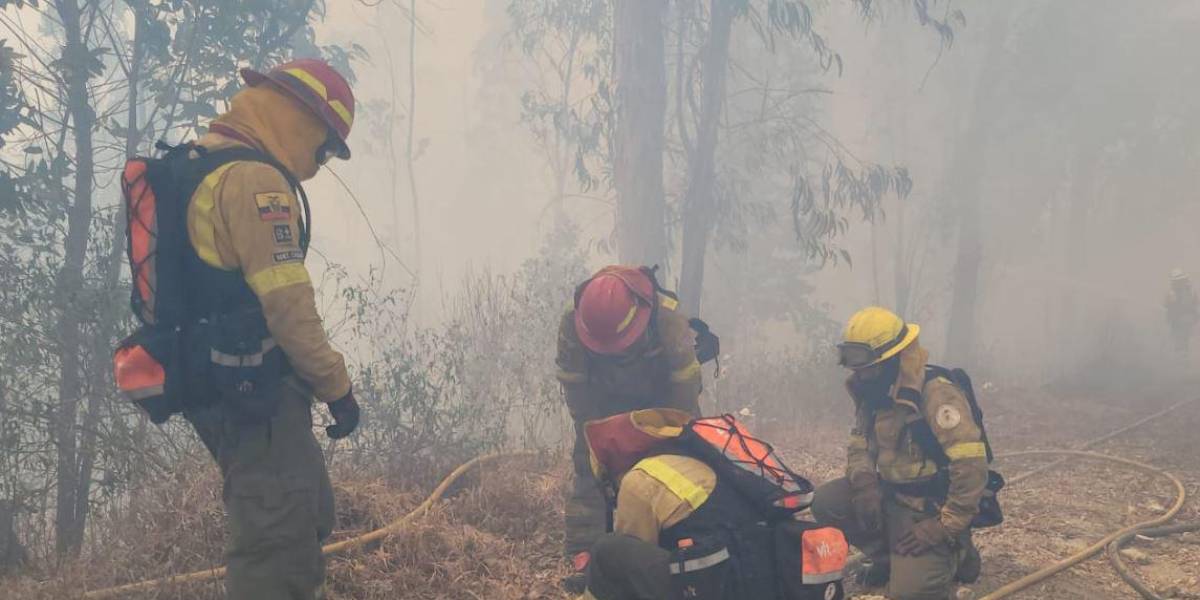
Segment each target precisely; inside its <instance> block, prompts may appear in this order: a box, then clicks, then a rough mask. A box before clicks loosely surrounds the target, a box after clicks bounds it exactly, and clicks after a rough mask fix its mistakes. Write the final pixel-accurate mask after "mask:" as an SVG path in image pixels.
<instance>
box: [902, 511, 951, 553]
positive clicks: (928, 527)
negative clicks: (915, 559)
mask: <svg viewBox="0 0 1200 600" xmlns="http://www.w3.org/2000/svg"><path fill="white" fill-rule="evenodd" d="M950 540H951V536H950V532H949V531H947V530H946V526H945V525H942V520H941V519H938V518H933V519H925V520H924V521H918V522H917V523H916V524H914V525H913V527H912V529H911V530H909V532H908V533H906V534H904V535H903V536H902V537H901V538H900V540H899V541H897V542H896V548H895V550H896V553H897V554H902V555H904V556H920V555H922V554H925V553H926V552H928V551H930V550H931V549H933V548H936V547H938V546H940V545H942V544H949V543H950Z"/></svg>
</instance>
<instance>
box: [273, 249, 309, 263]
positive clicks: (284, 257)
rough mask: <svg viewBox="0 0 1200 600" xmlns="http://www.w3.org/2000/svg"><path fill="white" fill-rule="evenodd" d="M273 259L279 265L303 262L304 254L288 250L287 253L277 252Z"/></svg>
mask: <svg viewBox="0 0 1200 600" xmlns="http://www.w3.org/2000/svg"><path fill="white" fill-rule="evenodd" d="M271 258H272V259H274V260H275V262H277V263H286V262H302V261H303V260H304V253H303V252H301V251H299V250H288V251H287V252H276V253H275V254H272V255H271Z"/></svg>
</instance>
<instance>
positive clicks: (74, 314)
mask: <svg viewBox="0 0 1200 600" xmlns="http://www.w3.org/2000/svg"><path fill="white" fill-rule="evenodd" d="M55 8H56V9H57V12H58V16H59V19H60V21H61V22H62V26H63V32H64V37H65V41H66V43H65V45H64V47H63V64H64V70H65V80H66V92H67V109H68V112H69V114H70V118H71V135H72V137H73V138H74V140H75V183H74V194H73V195H74V198H73V200H74V201H73V202H72V204H71V208H70V210H69V211H68V212H67V239H66V243H65V248H64V253H63V264H62V267H61V269H60V270H59V273H58V277H57V281H56V282H55V288H56V289H55V292H56V296H55V297H56V298H57V304H58V306H57V312H58V315H57V317H58V324H57V335H58V340H57V342H58V357H59V362H60V367H61V369H62V373H61V375H60V378H59V384H58V410H57V412H56V414H55V427H54V439H55V444H56V446H57V448H58V456H57V465H56V466H57V469H58V472H57V478H56V484H57V492H56V497H55V501H56V508H55V520H54V532H55V540H54V542H55V550H56V551H57V552H58V553H59V554H65V553H68V552H73V551H77V550H78V549H79V542H80V541H81V540H82V538H83V520H82V518H81V515H78V514H76V510H77V507H78V501H77V496H78V494H79V484H80V482H79V480H78V477H79V463H78V457H77V455H76V441H75V431H76V419H77V417H78V412H79V400H80V393H81V391H82V389H83V382H82V379H81V377H82V373H81V368H82V360H81V356H80V346H81V341H82V332H81V331H80V314H79V312H78V307H77V303H78V296H79V295H80V292H81V291H82V290H83V268H84V259H85V257H86V254H87V243H88V238H89V235H90V229H91V219H92V176H93V172H92V171H93V168H94V162H93V158H92V153H93V143H92V126H93V124H94V121H95V114H94V112H93V111H92V107H91V103H90V96H89V93H88V79H89V78H90V75H89V73H88V70H87V60H88V58H89V57H90V55H89V53H88V49H87V47H86V46H85V45H84V42H83V32H82V15H81V14H80V10H79V4H78V3H77V1H76V0H58V1H57V2H55Z"/></svg>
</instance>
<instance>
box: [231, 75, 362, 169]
mask: <svg viewBox="0 0 1200 600" xmlns="http://www.w3.org/2000/svg"><path fill="white" fill-rule="evenodd" d="M238 73H239V74H240V75H241V76H242V81H243V82H245V83H246V85H248V86H250V87H257V86H260V85H262V84H264V83H266V82H268V81H271V82H274V83H275V84H277V85H278V86H279V87H280V88H282V89H283V91H285V92H287V93H288V94H289V95H290V96H292V97H293V98H295V99H297V100H299V101H300V103H301V104H304V105H305V106H308V105H307V104H306V103H305V100H304V98H301V97H300V96H299V95H297V94H296V93H295V92H293V91H292V89H291V87H290V86H288V85H287V82H284V81H276V80H275V79H272V78H271V76H270V75H268V74H266V73H262V72H260V71H255V70H254V69H251V68H249V67H247V68H244V69H241V70H240V71H238ZM309 110H312V109H311V108H310V109H309ZM318 117H319V115H318ZM330 131H331V132H332V131H333V130H332V129H331V130H330ZM332 135H333V137H334V139H336V140H337V142H338V149H337V155H336V156H337V157H338V158H340V159H342V160H350V146H348V145H346V140H343V139H342V137H341V136H340V135H337V134H336V133H333V134H332Z"/></svg>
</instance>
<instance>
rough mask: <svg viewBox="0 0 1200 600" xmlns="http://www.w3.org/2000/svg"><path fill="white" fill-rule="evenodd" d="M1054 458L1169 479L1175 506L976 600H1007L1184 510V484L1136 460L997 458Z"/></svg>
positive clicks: (1075, 452) (1067, 452) (1080, 454)
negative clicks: (1110, 465)
mask: <svg viewBox="0 0 1200 600" xmlns="http://www.w3.org/2000/svg"><path fill="white" fill-rule="evenodd" d="M1055 455H1061V456H1075V457H1080V458H1089V459H1096V460H1106V461H1110V462H1117V463H1121V464H1123V465H1126V466H1130V467H1133V468H1135V469H1138V470H1139V471H1145V472H1147V473H1153V474H1156V475H1159V476H1162V477H1164V478H1166V479H1169V480H1170V481H1171V483H1172V485H1174V486H1175V493H1176V497H1175V502H1174V503H1173V504H1172V505H1171V507H1170V508H1168V509H1167V512H1165V513H1163V514H1162V515H1159V516H1157V517H1154V518H1153V519H1148V520H1146V521H1142V522H1141V523H1136V524H1134V525H1130V526H1128V527H1122V528H1121V529H1118V530H1117V531H1114V532H1112V533H1110V534H1108V535H1106V536H1104V538H1102V539H1101V540H1100V541H1098V542H1096V543H1094V544H1092V545H1091V546H1088V547H1087V548H1084V549H1083V550H1080V551H1079V552H1077V553H1075V554H1072V555H1071V556H1068V557H1066V558H1064V559H1062V560H1060V561H1058V562H1056V563H1054V564H1052V565H1049V566H1047V567H1045V568H1043V569H1039V570H1037V571H1035V572H1033V573H1030V574H1029V575H1026V576H1024V577H1022V578H1020V579H1018V580H1016V581H1013V582H1010V583H1008V584H1005V585H1004V586H1001V587H1000V588H999V589H997V590H994V591H992V592H991V593H989V594H988V595H986V596H984V597H982V598H980V599H979V600H999V599H1000V598H1006V597H1008V596H1011V595H1013V594H1015V593H1017V592H1019V591H1021V590H1024V589H1026V588H1028V587H1030V586H1032V585H1034V584H1037V583H1040V582H1042V581H1044V580H1046V579H1049V578H1050V577H1052V576H1054V575H1056V574H1058V573H1060V572H1062V571H1065V570H1067V569H1069V568H1071V567H1073V566H1075V565H1077V564H1079V563H1081V562H1083V561H1085V560H1087V559H1088V558H1091V557H1093V556H1095V555H1096V554H1099V553H1100V552H1101V551H1102V550H1104V547H1105V546H1107V545H1108V544H1110V543H1111V542H1113V541H1115V540H1118V539H1121V538H1122V537H1124V536H1128V535H1134V534H1136V533H1137V532H1138V531H1140V530H1144V529H1146V528H1148V527H1156V526H1158V525H1162V524H1164V523H1166V522H1168V521H1170V520H1171V519H1173V518H1174V517H1175V515H1176V514H1177V513H1178V512H1179V509H1181V508H1183V503H1184V501H1185V500H1187V490H1186V489H1185V488H1184V487H1183V482H1182V481H1180V480H1179V478H1178V477H1176V476H1174V475H1172V474H1171V473H1168V472H1167V471H1164V470H1162V469H1159V468H1158V467H1154V466H1151V465H1148V464H1146V463H1141V462H1138V461H1136V460H1130V459H1128V458H1121V457H1118V456H1109V455H1107V454H1099V453H1096V452H1085V451H1082V450H1030V451H1026V452H1013V453H1010V454H1006V455H1004V456H1003V457H1000V458H1011V457H1017V456H1055Z"/></svg>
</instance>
